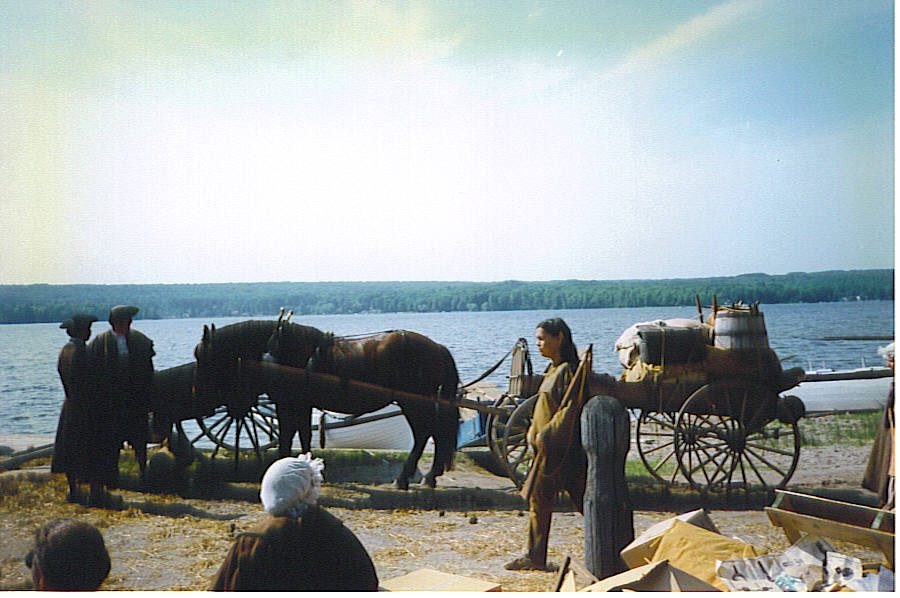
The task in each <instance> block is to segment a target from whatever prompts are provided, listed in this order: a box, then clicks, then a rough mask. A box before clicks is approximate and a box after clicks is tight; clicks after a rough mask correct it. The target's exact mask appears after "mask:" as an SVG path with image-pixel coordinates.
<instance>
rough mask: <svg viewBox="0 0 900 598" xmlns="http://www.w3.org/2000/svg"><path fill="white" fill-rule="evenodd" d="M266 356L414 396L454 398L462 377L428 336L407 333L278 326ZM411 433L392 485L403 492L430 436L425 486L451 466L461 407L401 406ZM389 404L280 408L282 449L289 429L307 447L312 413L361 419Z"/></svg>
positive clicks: (326, 399)
mask: <svg viewBox="0 0 900 598" xmlns="http://www.w3.org/2000/svg"><path fill="white" fill-rule="evenodd" d="M268 352H269V355H271V357H273V358H274V360H275V361H276V362H277V363H280V364H282V365H287V366H292V367H299V368H308V369H309V370H310V371H313V372H322V373H327V374H333V375H336V376H341V377H343V378H351V379H355V380H360V381H362V382H369V383H371V384H377V385H378V386H384V387H386V388H391V389H394V390H403V391H406V392H411V393H415V394H419V395H426V396H437V395H440V396H441V397H443V398H444V399H448V400H453V399H455V398H456V392H457V386H458V384H459V374H458V373H457V370H456V362H455V361H454V360H453V356H452V355H451V354H450V351H448V350H447V348H446V347H444V346H443V345H440V344H438V343H436V342H434V341H433V340H431V339H429V338H428V337H426V336H423V335H421V334H418V333H416V332H409V331H406V330H391V331H388V332H380V333H377V334H372V335H368V336H360V337H337V336H333V335H331V334H326V333H323V332H322V331H320V330H318V329H316V328H312V327H310V326H301V325H300V324H295V323H293V322H279V324H278V326H277V328H276V330H275V333H274V334H273V335H272V337H271V339H270V340H269V344H268ZM398 405H399V406H400V409H401V410H402V411H403V415H404V416H405V417H406V421H407V422H408V423H409V427H410V429H411V430H412V434H413V448H412V450H411V451H410V453H409V458H408V459H407V461H406V463H405V465H404V467H403V470H402V471H401V472H400V475H399V476H398V477H397V480H396V485H397V487H399V488H404V489H405V488H407V487H408V484H409V479H410V477H411V476H412V474H413V472H414V471H415V469H416V465H417V464H418V462H419V458H420V457H421V456H422V451H423V449H424V448H425V444H426V442H428V439H429V438H433V439H434V461H433V463H432V466H431V470H430V471H429V472H428V474H426V475H425V483H426V484H427V485H428V486H430V487H432V488H433V487H434V486H435V484H436V480H437V477H438V476H440V475H441V474H442V473H444V470H445V469H446V468H449V467H450V465H451V464H452V462H453V454H454V453H455V452H456V437H457V431H458V429H459V409H458V408H456V407H451V406H448V405H442V404H438V403H429V402H425V401H414V400H408V401H404V400H401V401H398ZM385 406H387V403H386V402H384V401H383V400H379V399H375V398H372V399H370V400H357V401H349V400H348V398H347V397H346V396H317V397H304V400H300V401H291V402H290V403H289V404H286V405H281V404H280V403H279V405H278V409H279V417H278V425H279V428H280V434H279V438H280V442H281V451H282V453H284V452H285V451H289V450H290V445H291V441H292V439H293V435H294V432H295V431H296V432H298V433H299V435H300V445H301V447H302V448H303V450H304V451H306V450H309V446H310V442H311V438H310V436H311V434H310V428H311V423H312V422H311V418H312V408H313V407H318V408H319V409H325V410H329V411H337V412H339V413H351V414H354V415H358V414H361V413H370V412H372V411H377V410H378V409H381V408H383V407H385Z"/></svg>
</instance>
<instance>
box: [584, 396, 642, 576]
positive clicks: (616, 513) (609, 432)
mask: <svg viewBox="0 0 900 598" xmlns="http://www.w3.org/2000/svg"><path fill="white" fill-rule="evenodd" d="M581 444H582V446H583V447H584V452H585V453H587V459H588V466H587V482H586V485H585V491H584V564H585V566H586V567H587V569H588V570H589V571H590V572H591V573H592V574H594V575H595V576H596V577H597V578H598V579H604V578H606V577H609V576H610V575H615V574H616V573H621V572H622V571H625V570H626V569H627V568H628V567H627V566H626V565H625V563H624V562H623V561H622V557H621V556H619V551H620V550H622V549H623V548H625V546H627V545H628V544H629V543H630V542H631V541H632V540H634V519H633V513H632V508H631V500H630V498H629V496H628V485H627V483H626V482H625V458H626V457H627V455H628V449H629V447H630V444H631V425H630V422H629V420H628V412H627V411H626V410H625V407H624V406H623V405H622V403H621V402H620V401H619V400H617V399H615V398H613V397H610V396H605V395H598V396H595V397H592V398H591V399H590V400H588V402H587V403H586V404H585V406H584V409H583V410H582V413H581Z"/></svg>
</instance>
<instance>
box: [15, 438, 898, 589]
mask: <svg viewBox="0 0 900 598" xmlns="http://www.w3.org/2000/svg"><path fill="white" fill-rule="evenodd" d="M46 440H47V438H46V437H45V436H44V435H37V436H29V437H24V438H22V437H11V436H0V445H4V444H5V445H7V446H11V447H15V448H20V447H24V448H28V447H29V446H40V445H41V444H44V443H45V441H46ZM868 453H869V447H868V446H848V447H833V446H832V447H809V448H805V449H804V450H803V452H802V453H801V460H800V466H799V467H798V470H797V472H796V473H795V475H794V477H793V478H792V480H791V483H790V485H789V489H792V490H796V491H798V492H806V493H820V494H821V493H826V494H831V495H832V496H834V497H837V498H839V499H841V500H853V501H855V502H870V503H871V502H872V501H874V495H872V494H871V493H869V492H867V491H865V490H862V489H861V488H860V480H861V478H862V470H863V468H864V467H865V463H866V460H867V458H868ZM426 466H427V461H424V460H423V462H422V463H420V469H421V468H424V467H426ZM327 474H328V471H327V463H326V481H327ZM439 484H440V485H439V487H438V488H437V489H436V490H430V489H427V488H423V487H421V486H418V485H413V486H411V489H410V490H409V491H408V492H405V493H404V492H401V491H397V490H394V489H393V488H392V487H391V485H390V484H389V483H373V484H354V483H348V482H339V483H326V487H325V489H324V492H323V496H322V499H321V504H323V505H324V506H326V507H327V508H328V509H329V510H330V511H332V512H333V513H334V514H335V515H337V516H338V517H340V518H341V519H342V520H343V521H344V522H345V524H346V525H347V526H348V527H349V528H350V529H352V530H353V531H354V532H355V533H356V534H357V536H358V537H359V538H360V540H361V541H362V542H363V544H364V545H365V546H366V548H367V549H368V550H369V553H370V555H371V556H372V559H373V561H374V563H375V565H376V570H377V572H378V575H379V578H380V579H381V580H385V579H391V578H393V577H398V576H400V575H403V574H406V573H409V572H412V571H415V570H418V569H421V568H426V567H427V568H431V569H437V570H439V571H444V572H447V573H455V574H459V575H465V576H468V577H472V578H476V579H481V580H485V581H491V582H495V583H499V584H500V585H501V586H502V588H503V590H505V591H547V590H550V589H552V586H553V583H554V582H555V575H554V574H552V573H542V572H511V571H506V570H505V569H504V568H503V564H504V563H506V562H507V561H509V560H511V559H512V558H513V557H515V556H517V555H518V554H519V553H520V552H521V550H522V547H523V545H524V540H525V535H526V530H527V519H528V518H527V507H525V505H524V502H521V499H520V498H519V497H518V495H517V493H516V490H515V487H514V486H513V485H512V483H511V482H510V481H509V480H508V479H506V478H502V477H498V476H496V475H493V474H491V473H490V472H488V471H487V470H485V469H483V468H482V467H480V466H479V465H478V464H477V463H476V462H475V461H473V460H471V459H468V458H466V457H465V456H462V457H460V458H459V459H458V460H457V466H456V467H455V469H454V470H452V471H450V472H448V473H446V474H445V475H444V476H442V477H441V478H440V480H439ZM234 488H235V490H234V491H233V492H232V494H231V495H230V496H228V497H224V498H216V499H210V500H201V499H193V498H191V499H187V498H182V497H179V496H177V495H171V494H169V495H164V494H151V493H141V492H136V491H133V490H117V491H116V495H118V496H120V497H121V500H122V506H123V509H122V510H102V509H89V508H87V507H85V506H82V505H75V504H70V503H67V502H65V492H66V484H65V481H64V479H63V478H62V477H61V476H51V475H50V474H49V471H48V467H47V466H46V464H44V465H43V466H38V467H36V468H25V469H22V470H20V471H12V472H6V473H3V474H0V489H2V495H0V500H2V502H0V535H2V537H3V538H4V542H3V543H2V545H0V589H6V590H17V589H18V590H24V589H28V588H29V587H30V585H29V584H30V578H29V577H28V575H29V571H28V569H27V568H26V567H25V566H24V563H23V556H24V554H25V553H26V552H27V551H28V549H29V548H30V546H31V543H32V538H33V533H34V530H35V528H36V527H37V526H38V525H40V524H41V523H43V522H45V521H46V520H48V519H49V518H52V517H76V518H82V519H85V520H87V521H90V522H91V523H93V524H95V525H97V526H98V527H99V528H100V529H101V531H102V532H103V535H104V538H105V539H106V542H107V545H108V549H109V551H110V553H111V556H112V561H113V566H112V572H111V574H110V577H109V578H108V580H107V582H106V583H105V584H104V586H103V589H107V590H203V589H205V588H206V587H208V584H209V581H210V579H211V577H212V576H213V575H214V573H215V571H216V569H217V568H218V566H219V564H220V563H221V560H222V558H223V557H224V556H225V553H226V552H227V550H228V548H229V546H230V545H231V542H232V540H233V537H234V534H235V533H237V532H240V531H242V530H244V529H247V528H248V527H250V526H252V525H253V524H254V523H255V522H257V521H258V520H260V519H261V518H262V517H263V516H264V513H263V512H262V510H261V508H260V506H259V504H258V499H257V497H256V493H257V491H258V490H257V487H256V486H255V485H253V484H245V485H234ZM687 496H688V498H686V499H685V498H683V497H681V498H677V499H676V497H675V496H674V495H673V496H672V497H670V500H668V501H666V500H662V499H652V498H651V499H648V498H647V497H640V496H635V497H634V498H633V500H635V511H634V528H635V532H636V533H640V532H641V531H643V530H644V529H646V528H647V527H649V526H650V525H652V524H653V523H655V522H657V521H660V520H662V519H666V518H668V517H671V516H673V515H675V514H678V513H680V512H685V511H688V510H693V509H694V508H698V507H701V506H706V507H707V508H708V509H709V513H710V517H711V519H712V520H713V522H714V523H715V524H716V525H717V526H718V527H719V530H720V531H721V532H722V533H723V534H725V535H727V536H730V537H737V538H740V539H741V540H743V541H745V542H748V543H751V544H753V545H754V546H755V547H757V549H758V550H759V551H760V552H761V553H763V554H765V553H774V552H779V551H781V550H784V549H785V548H787V547H788V546H789V544H788V542H787V539H786V537H785V535H784V533H783V532H782V530H781V529H780V528H777V527H774V526H772V525H771V523H769V521H768V519H767V517H766V515H765V513H764V511H763V510H762V507H763V506H764V505H763V504H752V505H743V506H741V505H734V506H730V505H726V504H723V503H710V504H708V505H704V504H702V501H701V499H700V497H699V495H697V496H694V497H691V495H690V494H688V495H687ZM648 501H649V502H648ZM557 511H558V512H557V513H556V515H554V520H553V527H552V531H551V539H550V550H549V557H550V560H551V561H553V562H557V563H561V562H562V561H563V559H564V558H565V556H566V555H570V556H572V557H573V558H578V559H580V558H583V554H584V552H583V551H584V546H583V543H584V524H583V520H582V517H581V515H579V514H578V513H577V512H574V511H572V510H571V509H570V508H568V507H567V506H566V503H565V502H564V501H563V502H561V503H560V507H559V508H558V509H557ZM839 550H841V551H842V552H845V553H848V554H853V555H854V556H859V557H860V558H863V559H864V560H866V561H867V562H877V561H879V560H880V559H881V557H880V555H878V554H876V553H874V552H872V551H870V550H867V549H864V548H862V547H859V546H856V545H853V544H841V545H840V546H839Z"/></svg>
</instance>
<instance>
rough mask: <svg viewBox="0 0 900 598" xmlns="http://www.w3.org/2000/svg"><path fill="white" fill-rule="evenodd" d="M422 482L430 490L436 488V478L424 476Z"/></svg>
mask: <svg viewBox="0 0 900 598" xmlns="http://www.w3.org/2000/svg"><path fill="white" fill-rule="evenodd" d="M423 481H424V482H425V485H426V486H428V487H429V488H431V489H434V488H437V478H433V477H431V476H425V479H424V480H423Z"/></svg>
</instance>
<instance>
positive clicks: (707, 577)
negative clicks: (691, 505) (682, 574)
mask: <svg viewBox="0 0 900 598" xmlns="http://www.w3.org/2000/svg"><path fill="white" fill-rule="evenodd" d="M757 556H759V552H757V550H756V548H754V547H753V545H751V544H747V543H745V542H742V541H740V540H737V539H735V538H729V537H727V536H723V535H722V534H719V533H715V532H711V531H709V530H705V529H703V528H701V527H698V526H696V525H691V524H689V523H685V522H684V521H679V520H677V519H676V520H675V521H673V522H672V527H670V528H669V529H667V530H666V531H665V532H664V533H663V535H662V536H661V537H660V540H659V546H657V547H656V552H655V553H654V554H653V560H654V561H669V565H671V566H674V567H678V568H679V569H681V570H683V571H686V572H688V573H690V574H691V575H693V576H694V577H697V578H699V579H702V580H703V581H705V582H706V583H708V584H711V585H714V586H716V587H717V588H719V589H721V590H727V589H728V587H727V586H726V585H725V583H724V582H723V581H722V580H720V579H719V578H718V576H717V575H716V561H730V560H735V559H747V558H754V557H757Z"/></svg>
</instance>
